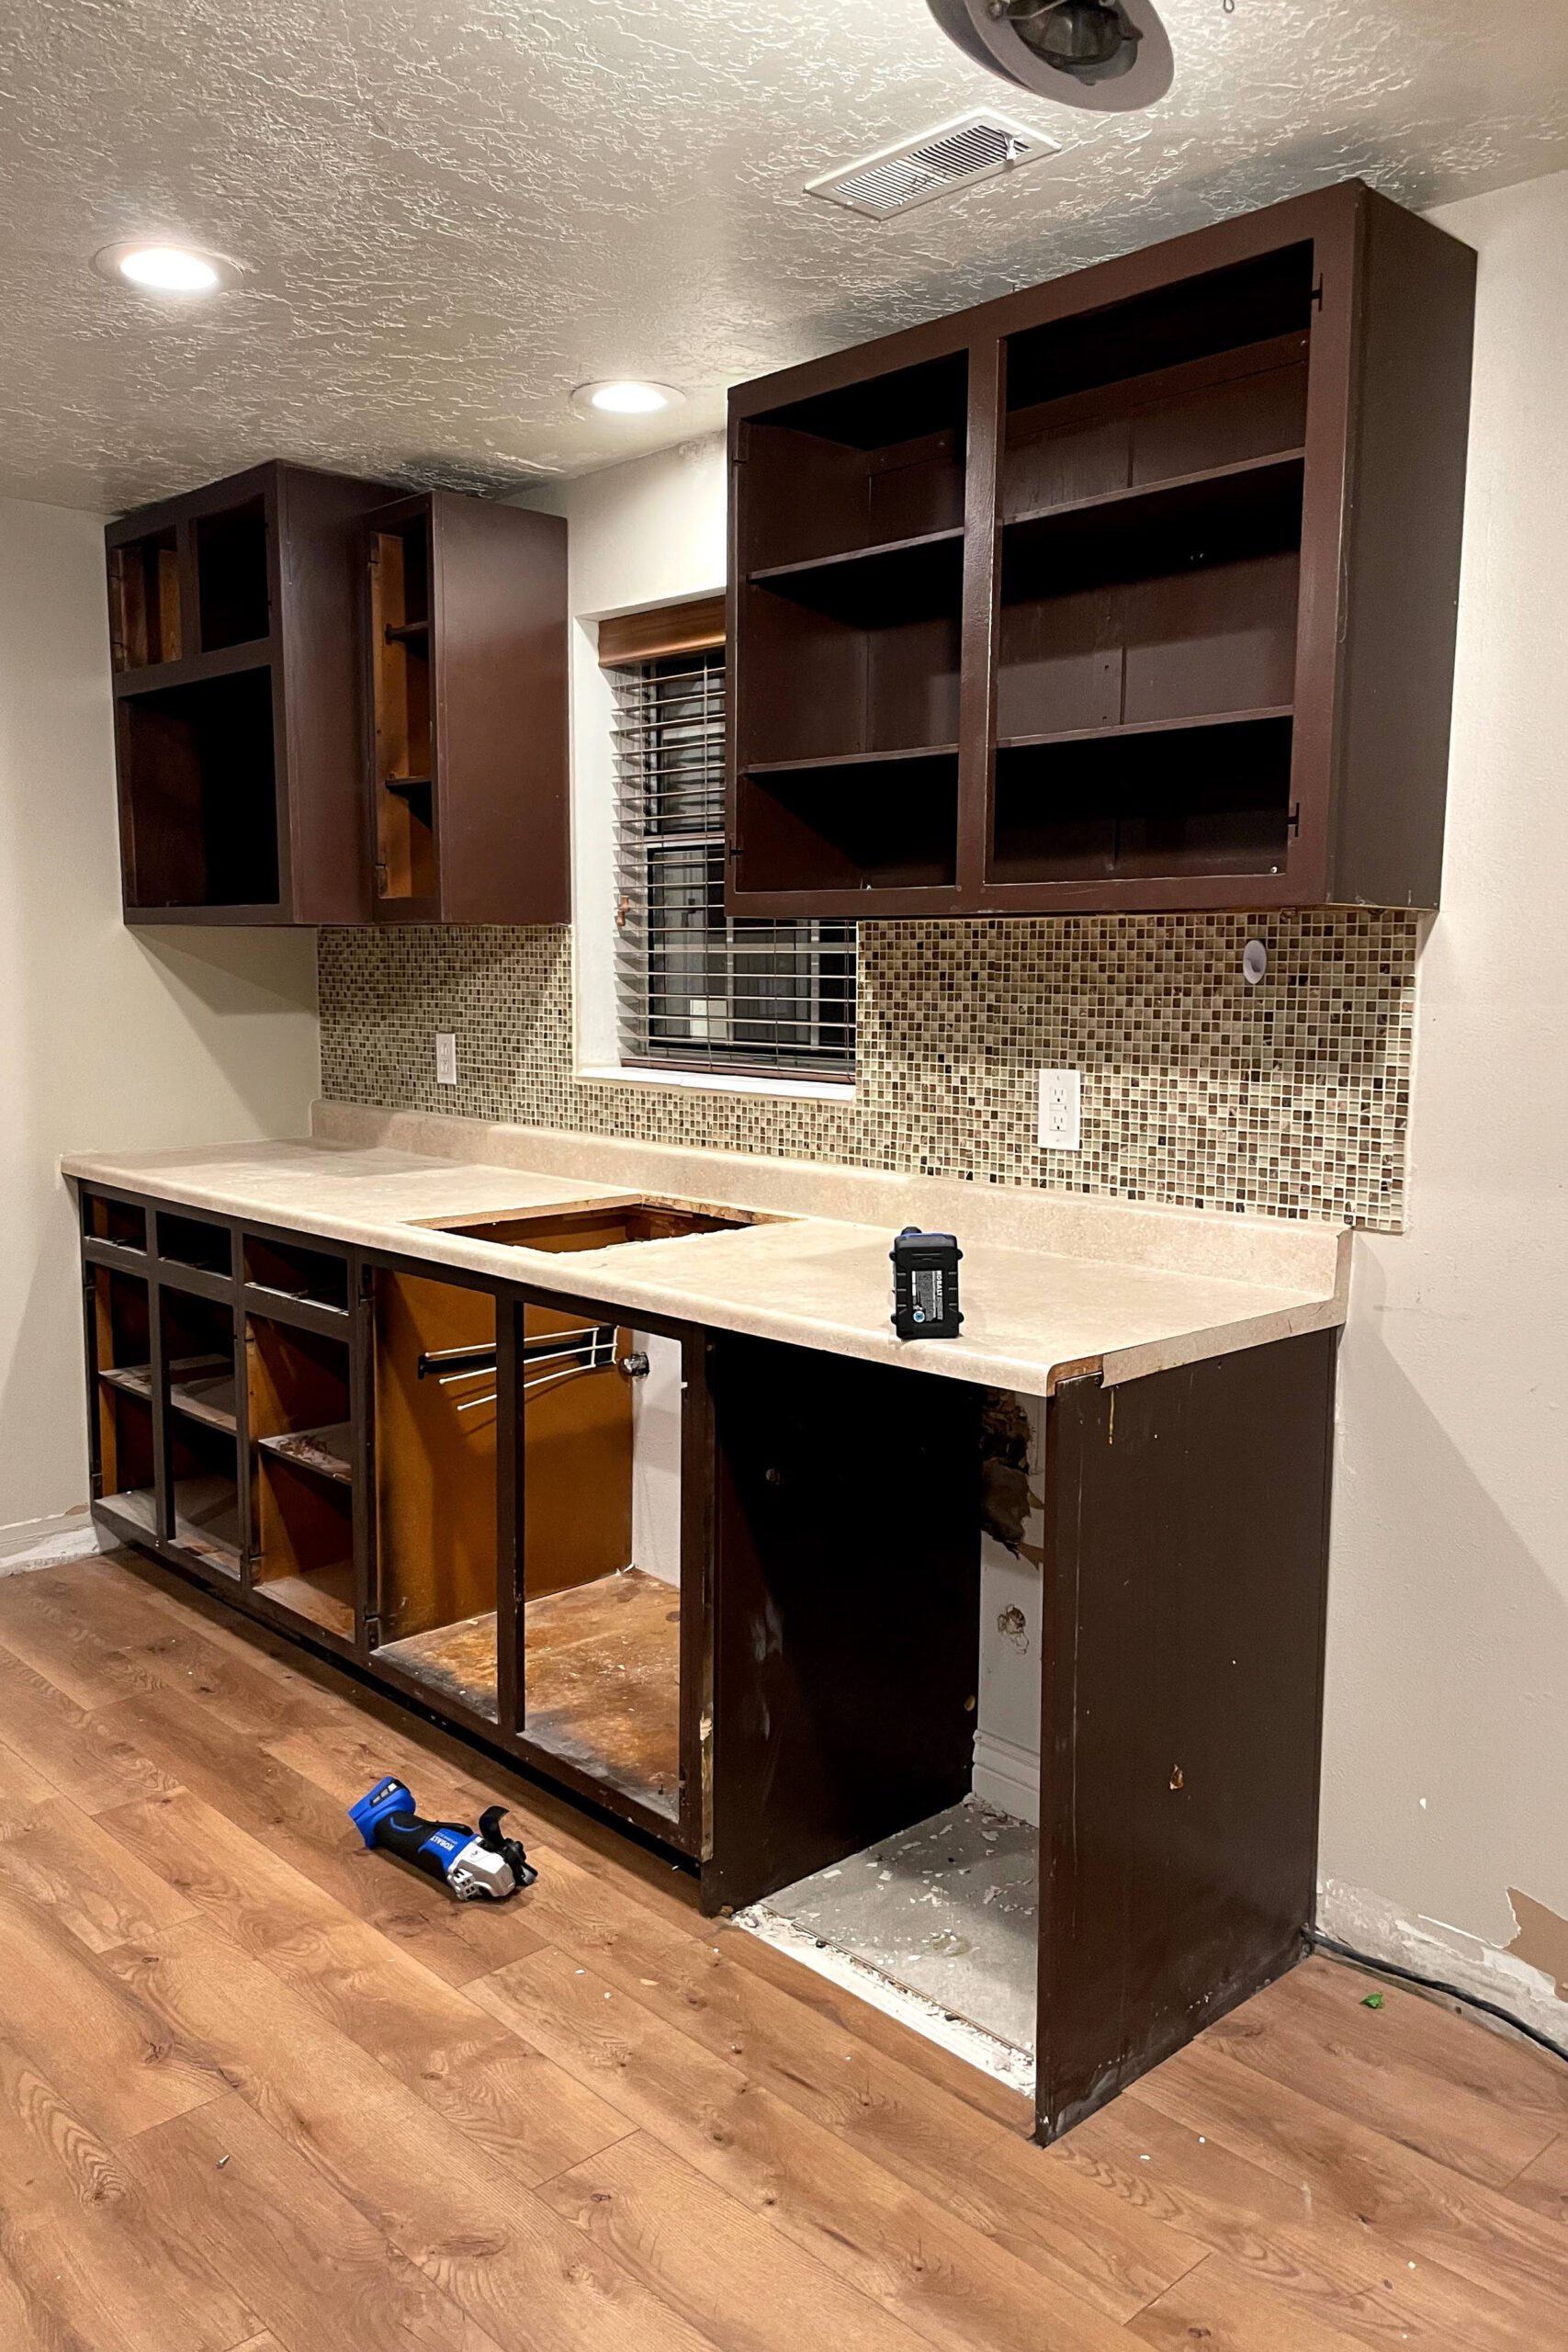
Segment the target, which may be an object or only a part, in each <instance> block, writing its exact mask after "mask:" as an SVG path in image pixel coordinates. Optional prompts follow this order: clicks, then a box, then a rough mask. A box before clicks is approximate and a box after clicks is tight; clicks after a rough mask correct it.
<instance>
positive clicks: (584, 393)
mask: <svg viewBox="0 0 1568 2352" xmlns="http://www.w3.org/2000/svg"><path fill="white" fill-rule="evenodd" d="M685 397H686V395H685V393H684V392H678V391H677V390H675V387H674V385H673V384H645V383H642V382H640V381H638V380H637V379H635V378H632V377H629V376H614V377H606V378H604V379H603V380H602V381H601V382H599V383H593V384H579V386H578V387H577V390H575V391H574V392H573V394H572V396H571V404H572V407H573V408H574V409H575V410H576V411H577V413H578V415H579V416H657V414H658V413H659V412H660V409H662V408H679V407H680V405H681V403H682V401H683V400H684V399H685Z"/></svg>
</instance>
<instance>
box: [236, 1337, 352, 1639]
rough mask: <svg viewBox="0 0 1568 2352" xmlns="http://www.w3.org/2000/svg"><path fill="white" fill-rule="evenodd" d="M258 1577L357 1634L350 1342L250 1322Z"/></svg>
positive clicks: (282, 1598)
mask: <svg viewBox="0 0 1568 2352" xmlns="http://www.w3.org/2000/svg"><path fill="white" fill-rule="evenodd" d="M245 1354H246V1380H247V1385H248V1392H249V1408H250V1433H251V1448H252V1461H251V1510H252V1529H253V1538H252V1541H253V1558H252V1578H253V1581H254V1586H255V1589H257V1591H259V1592H263V1593H265V1596H266V1598H267V1599H268V1600H271V1601H274V1602H276V1604H277V1606H278V1607H280V1608H284V1609H289V1610H292V1611H294V1612H295V1613H296V1614H297V1615H299V1616H301V1617H304V1618H307V1619H309V1620H310V1623H312V1624H315V1625H319V1626H321V1627H323V1628H324V1629H325V1630H326V1631H327V1632H328V1633H332V1634H337V1635H339V1636H340V1637H341V1638H342V1639H343V1640H344V1641H347V1640H351V1639H352V1638H353V1635H354V1632H355V1558H354V1499H355V1449H354V1444H353V1431H352V1427H351V1423H350V1417H349V1416H350V1407H349V1353H348V1346H347V1343H346V1341H345V1340H332V1339H325V1338H322V1337H321V1335H320V1334H318V1333H316V1332H314V1331H306V1330H301V1329H297V1328H296V1327H295V1326H293V1325H291V1324H286V1323H276V1322H273V1321H271V1320H270V1319H269V1318H267V1317H264V1316H259V1315H253V1316H251V1317H249V1318H248V1320H247V1325H246V1351H245Z"/></svg>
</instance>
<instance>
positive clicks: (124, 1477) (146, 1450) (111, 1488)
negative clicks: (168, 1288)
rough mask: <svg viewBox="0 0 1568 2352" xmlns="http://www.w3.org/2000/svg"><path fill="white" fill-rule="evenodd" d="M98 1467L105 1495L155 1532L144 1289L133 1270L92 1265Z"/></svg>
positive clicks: (147, 1317) (149, 1326) (148, 1341)
mask: <svg viewBox="0 0 1568 2352" xmlns="http://www.w3.org/2000/svg"><path fill="white" fill-rule="evenodd" d="M91 1279H92V1285H93V1287H92V1294H91V1297H92V1309H93V1347H94V1363H95V1364H96V1370H97V1390H98V1396H97V1447H98V1472H99V1478H100V1482H101V1487H102V1493H103V1497H104V1499H105V1500H106V1501H112V1502H113V1503H114V1504H115V1505H116V1507H117V1509H118V1510H121V1511H123V1512H125V1514H126V1515H127V1516H128V1517H129V1518H131V1519H134V1520H136V1521H139V1523H141V1524H142V1525H144V1526H145V1528H146V1530H147V1532H148V1533H149V1535H155V1534H156V1533H157V1532H158V1529H157V1518H156V1512H155V1509H154V1504H153V1467H152V1464H153V1455H152V1324H151V1317H150V1309H149V1305H148V1297H149V1294H148V1289H147V1284H146V1283H144V1282H141V1281H140V1280H139V1279H138V1278H137V1277H136V1276H135V1275H133V1274H121V1273H116V1272H112V1271H111V1270H110V1269H109V1268H108V1267H107V1266H95V1267H94V1268H93V1269H92V1277H91Z"/></svg>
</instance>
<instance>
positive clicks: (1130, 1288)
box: [62, 1104, 1349, 1396]
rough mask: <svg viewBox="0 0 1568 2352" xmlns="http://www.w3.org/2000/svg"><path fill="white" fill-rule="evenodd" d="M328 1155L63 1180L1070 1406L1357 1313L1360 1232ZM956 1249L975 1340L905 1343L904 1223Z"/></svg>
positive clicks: (623, 1168)
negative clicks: (704, 1216) (588, 1223)
mask: <svg viewBox="0 0 1568 2352" xmlns="http://www.w3.org/2000/svg"><path fill="white" fill-rule="evenodd" d="M314 1126H315V1133H314V1134H313V1136H311V1137H310V1139H309V1140H301V1141H293V1142H277V1143H238V1144H213V1145H207V1146H201V1147H196V1148H185V1149H179V1150H168V1151H151V1152H128V1153H110V1152H79V1153H73V1154H71V1155H69V1156H68V1157H67V1158H66V1159H64V1160H63V1161H62V1170H63V1172H64V1173H65V1174H66V1175H67V1176H71V1177H74V1178H77V1179H79V1180H81V1181H83V1182H88V1183H97V1184H106V1185H110V1186H113V1187H115V1188H117V1189H118V1190H121V1191H125V1192H132V1193H150V1194H152V1195H153V1196H155V1197H156V1198H158V1199H161V1200H166V1201H169V1202H172V1203H174V1204H176V1205H178V1206H183V1207H186V1208H191V1209H197V1210H200V1209H207V1210H210V1211H213V1212H215V1213H217V1214H219V1215H221V1216H232V1217H239V1218H251V1219H254V1221H255V1222H256V1223H257V1224H266V1225H272V1226H281V1227H291V1228H294V1229H296V1230H298V1231H300V1232H303V1233H312V1234H319V1235H321V1236H323V1237H324V1238H329V1239H333V1240H337V1241H345V1242H354V1243H358V1244H360V1245H362V1246H365V1247H368V1248H371V1249H376V1250H388V1251H395V1252H396V1253H397V1254H399V1255H400V1256H401V1257H404V1258H412V1259H417V1260H420V1261H423V1262H424V1263H426V1264H428V1265H430V1266H432V1267H440V1266H455V1267H463V1268H466V1269H468V1270H469V1271H471V1272H479V1273H486V1274H491V1275H499V1276H504V1277H506V1278H508V1279H510V1280H512V1281H514V1282H520V1283H526V1284H528V1285H529V1286H530V1287H531V1288H533V1289H536V1290H538V1291H541V1292H566V1293H568V1294H571V1295H577V1296H579V1297H583V1296H586V1297H589V1298H592V1299H603V1301H604V1304H605V1305H606V1306H612V1307H615V1308H617V1309H620V1310H623V1311H626V1313H627V1314H628V1317H629V1316H632V1315H635V1314H636V1313H637V1311H639V1310H640V1311H642V1312H645V1313H647V1314H649V1315H659V1316H666V1317H671V1319H674V1320H677V1321H685V1322H695V1323H704V1324H708V1325H711V1326H713V1327H715V1328H716V1329H721V1330H729V1331H747V1332H752V1333H755V1334H757V1335H758V1336H760V1337H762V1338H767V1339H775V1340H789V1341H793V1342H794V1343H795V1344H796V1345H799V1346H804V1347H814V1348H824V1349H827V1350H829V1351H832V1352H834V1353H837V1354H841V1355H852V1356H860V1357H863V1358H867V1359H870V1360H873V1361H882V1362H886V1363H899V1364H903V1365H907V1366H911V1367H918V1368H919V1369H920V1370H922V1371H927V1372H934V1373H937V1374H944V1375H946V1376H948V1377H950V1378H954V1379H963V1380H975V1381H982V1382H985V1383H987V1384H989V1385H995V1386H998V1387H1002V1388H1010V1389H1015V1390H1018V1391H1021V1393H1023V1394H1024V1395H1034V1396H1049V1394H1050V1393H1051V1390H1052V1388H1053V1387H1054V1385H1055V1382H1056V1381H1057V1380H1058V1379H1059V1378H1061V1377H1063V1376H1066V1375H1068V1374H1076V1373H1079V1372H1083V1371H1088V1370H1093V1371H1099V1372H1100V1373H1102V1374H1103V1377H1104V1378H1105V1379H1106V1380H1107V1381H1121V1380H1130V1379H1136V1378H1139V1377H1141V1376H1142V1375H1144V1374H1147V1373H1151V1372H1157V1371H1162V1370H1164V1369H1166V1368H1168V1366H1171V1365H1173V1364H1179V1363H1193V1362H1195V1361H1197V1360H1199V1359H1201V1358H1202V1357H1205V1356H1213V1355H1224V1354H1228V1353H1230V1352H1232V1351H1235V1350H1236V1349H1240V1348H1248V1347H1258V1346H1260V1345H1263V1344H1265V1343H1266V1342H1268V1341H1269V1340H1279V1339H1285V1338H1289V1337H1292V1336H1293V1335H1295V1334H1296V1333H1299V1332H1303V1331H1314V1330H1321V1329H1325V1327H1328V1326H1332V1325H1336V1324H1339V1323H1342V1322H1343V1321H1344V1319H1345V1297H1346V1288H1347V1283H1348V1256H1349V1236H1348V1234H1347V1233H1344V1232H1342V1231H1340V1230H1339V1229H1337V1228H1336V1227H1329V1226H1325V1225H1317V1226H1311V1227H1309V1226H1306V1225H1304V1224H1303V1225H1297V1224H1287V1223H1285V1222H1283V1221H1276V1220H1273V1219H1267V1218H1254V1217H1247V1216H1234V1215H1225V1214H1223V1213H1220V1212H1216V1211H1212V1210H1210V1211H1181V1210H1167V1209H1146V1208H1143V1207H1139V1206H1136V1205H1134V1204H1128V1203H1124V1202H1119V1201H1108V1200H1089V1199H1085V1198H1082V1197H1080V1196H1076V1195H1072V1194H1062V1193H1041V1192H1038V1191H1035V1190H1033V1189H1032V1188H1026V1187H1022V1186H1007V1187H990V1186H987V1187H983V1188H977V1187H972V1186H969V1185H965V1184H963V1183H957V1182H952V1181H950V1180H939V1179H931V1178H926V1179H922V1178H919V1177H907V1176H901V1175H890V1174H882V1173H879V1172H874V1171H869V1170H850V1169H840V1168H823V1167H818V1166H816V1165H811V1164H807V1163H805V1162H790V1161H780V1160H768V1159H750V1158H748V1157H746V1156H744V1155H740V1154H735V1153H723V1152H706V1151H690V1150H674V1149H670V1148H663V1147H658V1146H652V1145H639V1144H628V1143H623V1142H620V1141H618V1140H604V1139H600V1138H593V1137H588V1136H573V1135H566V1134H562V1133H558V1132H555V1131H551V1130H543V1129H529V1128H519V1127H506V1126H501V1125H483V1124H480V1123H479V1122H473V1121H466V1120H457V1119H439V1118H434V1117H431V1116H428V1115H426V1114H417V1113H390V1112H385V1111H376V1110H362V1109H358V1108H355V1107H350V1106H345V1105H339V1104H319V1105H318V1106H317V1111H316V1116H315V1121H314ZM639 1193H651V1194H656V1195H658V1196H660V1197H662V1198H676V1199H682V1200H696V1201H702V1202H706V1203H711V1204H718V1205H723V1206H735V1207H739V1208H750V1209H752V1210H759V1211H762V1212H764V1213H765V1214H766V1215H767V1216H770V1217H773V1218H777V1219H779V1220H780V1221H779V1222H776V1223H766V1224H758V1225H751V1226H747V1227H741V1228H739V1229H738V1230H735V1231H730V1232H720V1233H706V1234H697V1235H692V1236H688V1237H684V1238H679V1239H674V1240H669V1241H649V1242H638V1243H632V1244H627V1245H622V1246H620V1247H617V1248H615V1249H608V1250H578V1251H572V1252H570V1253H568V1254H558V1253H554V1252H548V1251H544V1250H526V1249H517V1248H513V1247H511V1246H508V1245H504V1244H498V1243H495V1242H488V1241H478V1240H471V1239H467V1238H463V1237H461V1236H459V1235H456V1234H452V1233H449V1232H443V1231H440V1230H432V1229H431V1223H432V1221H437V1222H450V1221H456V1220H462V1219H464V1218H468V1217H479V1216H486V1215H495V1214H497V1213H500V1212H504V1211H509V1210H523V1211H527V1210H530V1209H545V1208H565V1207H568V1206H570V1205H571V1204H584V1205H586V1204H592V1203H595V1202H609V1201H614V1200H625V1199H626V1198H629V1197H636V1196H637V1195H638V1194H639ZM908 1224H919V1225H921V1226H923V1227H927V1228H928V1229H931V1230H938V1231H943V1232H954V1233H956V1234H957V1236H958V1238H959V1241H960V1244H961V1246H962V1247H963V1250H964V1264H963V1268H962V1278H961V1295H962V1300H963V1306H964V1330H963V1335H962V1337H961V1338H960V1339H958V1340H926V1341H919V1340H917V1341H914V1342H911V1343H909V1344H908V1345H903V1344H901V1343H900V1342H899V1341H898V1340H896V1339H895V1338H894V1336H893V1334H892V1331H891V1329H890V1328H889V1324H888V1315H889V1312H890V1306H891V1298H890V1287H891V1271H890V1268H889V1265H888V1255H887V1253H888V1250H889V1247H890V1245H891V1241H892V1237H893V1235H894V1234H895V1233H896V1232H897V1230H898V1228H899V1227H901V1226H904V1225H908Z"/></svg>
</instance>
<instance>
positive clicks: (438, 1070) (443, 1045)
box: [435, 1029, 457, 1086]
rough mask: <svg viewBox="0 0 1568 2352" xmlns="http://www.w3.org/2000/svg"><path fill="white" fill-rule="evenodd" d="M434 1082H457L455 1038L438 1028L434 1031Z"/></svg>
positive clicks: (452, 1083) (447, 1083) (446, 1083)
mask: <svg viewBox="0 0 1568 2352" xmlns="http://www.w3.org/2000/svg"><path fill="white" fill-rule="evenodd" d="M435 1083H436V1085H437V1086H456V1085H457V1038H456V1037H454V1036H450V1035H447V1034H446V1032H445V1031H443V1030H440V1029H438V1030H437V1031H436V1033H435Z"/></svg>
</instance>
